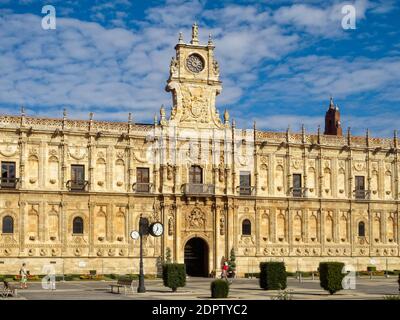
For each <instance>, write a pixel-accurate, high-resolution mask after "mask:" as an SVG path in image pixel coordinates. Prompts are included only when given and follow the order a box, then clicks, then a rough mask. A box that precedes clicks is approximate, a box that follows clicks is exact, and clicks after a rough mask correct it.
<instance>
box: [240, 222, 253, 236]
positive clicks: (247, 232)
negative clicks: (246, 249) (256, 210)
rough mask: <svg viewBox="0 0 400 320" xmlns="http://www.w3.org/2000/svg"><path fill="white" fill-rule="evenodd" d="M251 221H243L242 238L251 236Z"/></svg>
mask: <svg viewBox="0 0 400 320" xmlns="http://www.w3.org/2000/svg"><path fill="white" fill-rule="evenodd" d="M251 231H252V230H251V221H250V219H247V218H246V219H243V221H242V236H251Z"/></svg>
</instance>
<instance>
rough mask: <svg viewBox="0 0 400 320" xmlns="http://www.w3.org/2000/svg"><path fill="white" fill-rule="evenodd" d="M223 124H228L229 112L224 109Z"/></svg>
mask: <svg viewBox="0 0 400 320" xmlns="http://www.w3.org/2000/svg"><path fill="white" fill-rule="evenodd" d="M224 123H225V124H229V112H228V110H226V109H225V112H224Z"/></svg>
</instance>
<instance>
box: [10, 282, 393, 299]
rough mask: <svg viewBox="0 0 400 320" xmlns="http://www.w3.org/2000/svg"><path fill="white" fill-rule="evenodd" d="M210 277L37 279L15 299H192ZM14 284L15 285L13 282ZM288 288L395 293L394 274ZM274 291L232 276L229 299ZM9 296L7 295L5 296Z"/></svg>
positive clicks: (204, 295)
mask: <svg viewBox="0 0 400 320" xmlns="http://www.w3.org/2000/svg"><path fill="white" fill-rule="evenodd" d="M212 280H213V279H209V278H188V279H187V285H186V287H184V288H179V289H178V292H176V293H173V292H171V290H170V289H169V288H165V287H164V286H163V284H162V280H146V282H145V285H146V289H147V292H146V293H141V294H139V293H136V287H137V281H135V283H134V286H135V287H134V289H135V291H134V292H132V290H129V291H127V294H126V295H125V294H124V290H123V289H122V290H121V294H112V293H110V287H109V285H110V284H111V283H115V281H113V282H108V281H107V282H106V281H68V282H57V289H56V290H55V291H51V290H44V289H42V287H41V283H40V282H31V283H29V288H28V289H23V290H22V289H19V290H18V297H17V299H21V300H23V299H25V300H85V299H88V300H132V299H137V300H144V299H145V300H150V299H151V300H153V299H154V300H192V299H210V282H211V281H212ZM16 285H17V284H16ZM287 289H288V290H291V292H292V299H293V300H298V299H301V300H326V299H335V300H338V299H344V300H349V299H350V300H364V299H383V296H385V295H394V294H398V293H399V292H398V284H397V277H391V278H384V277H379V278H378V277H376V278H374V279H372V280H371V279H369V278H357V283H356V289H355V290H342V291H340V292H338V293H336V294H334V295H329V294H328V293H327V292H326V291H324V290H322V289H321V288H320V286H319V280H318V279H315V280H311V279H304V280H303V282H302V283H299V281H298V280H296V279H293V278H288V288H287ZM277 294H278V292H277V291H265V290H261V289H260V287H259V285H258V279H235V280H234V281H233V283H232V285H231V289H230V293H229V300H233V299H240V300H242V299H247V300H271V299H272V298H273V297H275V296H277ZM7 299H10V298H7Z"/></svg>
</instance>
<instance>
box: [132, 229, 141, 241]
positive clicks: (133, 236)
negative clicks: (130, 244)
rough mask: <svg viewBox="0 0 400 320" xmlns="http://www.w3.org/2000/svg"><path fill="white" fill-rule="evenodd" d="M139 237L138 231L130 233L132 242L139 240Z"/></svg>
mask: <svg viewBox="0 0 400 320" xmlns="http://www.w3.org/2000/svg"><path fill="white" fill-rule="evenodd" d="M139 237H140V235H139V232H138V231H132V232H131V238H132V239H133V240H137V239H139Z"/></svg>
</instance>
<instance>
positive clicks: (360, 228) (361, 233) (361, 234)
mask: <svg viewBox="0 0 400 320" xmlns="http://www.w3.org/2000/svg"><path fill="white" fill-rule="evenodd" d="M358 236H359V237H365V223H364V222H362V221H360V222H359V223H358Z"/></svg>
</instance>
